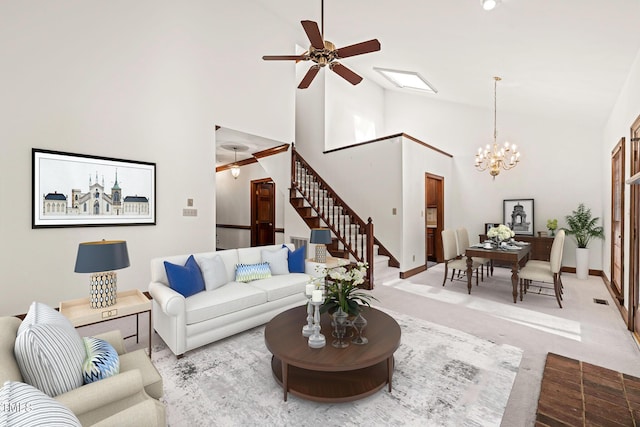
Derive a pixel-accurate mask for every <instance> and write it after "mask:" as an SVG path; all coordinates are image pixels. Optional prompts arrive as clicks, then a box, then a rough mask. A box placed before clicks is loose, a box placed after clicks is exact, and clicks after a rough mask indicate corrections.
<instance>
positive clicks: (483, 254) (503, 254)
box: [464, 242, 531, 303]
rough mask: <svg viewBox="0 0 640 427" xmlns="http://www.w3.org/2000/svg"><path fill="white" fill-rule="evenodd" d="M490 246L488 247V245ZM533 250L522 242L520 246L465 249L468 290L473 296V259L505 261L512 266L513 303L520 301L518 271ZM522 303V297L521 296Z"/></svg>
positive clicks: (478, 245) (509, 245)
mask: <svg viewBox="0 0 640 427" xmlns="http://www.w3.org/2000/svg"><path fill="white" fill-rule="evenodd" d="M487 246H488V245H487ZM530 249H531V245H530V244H525V243H524V242H520V243H518V244H506V245H501V246H498V245H492V246H491V247H485V246H484V245H482V244H477V245H472V246H471V247H469V248H467V249H465V252H464V254H465V256H466V257H467V289H468V291H469V294H471V276H472V274H473V268H472V267H473V260H472V258H473V257H478V258H486V259H490V260H492V261H503V262H506V263H509V264H511V284H512V285H513V302H514V303H515V302H516V301H517V299H518V271H519V269H520V266H521V265H524V263H526V261H527V259H528V258H529V252H530ZM491 273H492V274H493V262H492V263H491ZM520 301H522V295H520Z"/></svg>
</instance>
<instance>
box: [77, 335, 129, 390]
mask: <svg viewBox="0 0 640 427" xmlns="http://www.w3.org/2000/svg"><path fill="white" fill-rule="evenodd" d="M83 340H84V346H85V348H86V350H87V358H86V359H85V361H84V364H83V365H82V376H83V378H84V383H85V384H89V383H92V382H94V381H98V380H101V379H103V378H107V377H110V376H112V375H116V374H117V373H118V372H120V359H119V358H118V352H117V351H116V349H115V348H113V346H112V345H111V344H109V343H108V342H106V341H105V340H101V339H100V338H94V337H84V338H83Z"/></svg>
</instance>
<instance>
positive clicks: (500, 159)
mask: <svg viewBox="0 0 640 427" xmlns="http://www.w3.org/2000/svg"><path fill="white" fill-rule="evenodd" d="M493 79H494V84H493V146H491V145H490V144H487V146H486V147H485V148H484V150H483V149H482V147H480V148H478V154H476V168H477V169H478V170H479V171H480V172H483V171H485V170H487V169H488V170H489V174H491V176H492V177H493V179H496V176H497V175H498V174H500V170H501V169H504V170H509V169H512V168H514V167H516V165H517V164H518V162H519V161H520V152H518V150H517V148H516V145H515V144H511V145H509V143H508V142H505V143H504V146H502V147H500V146H499V145H498V143H497V141H496V139H497V136H498V131H497V126H496V121H497V120H496V117H497V96H496V87H497V85H498V81H500V80H502V79H501V78H500V77H494V78H493Z"/></svg>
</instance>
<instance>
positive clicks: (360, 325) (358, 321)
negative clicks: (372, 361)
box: [351, 313, 369, 345]
mask: <svg viewBox="0 0 640 427" xmlns="http://www.w3.org/2000/svg"><path fill="white" fill-rule="evenodd" d="M367 323H369V322H367V319H365V318H364V316H363V315H362V313H358V315H357V316H356V318H355V319H353V322H352V323H351V324H352V326H353V329H355V330H356V336H355V337H354V338H353V339H352V340H351V342H352V343H353V344H358V345H364V344H366V343H368V342H369V340H368V339H367V338H366V337H364V336H363V335H362V334H363V332H364V330H365V328H366V327H367Z"/></svg>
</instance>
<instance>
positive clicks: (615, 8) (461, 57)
mask: <svg viewBox="0 0 640 427" xmlns="http://www.w3.org/2000/svg"><path fill="white" fill-rule="evenodd" d="M256 1H257V2H259V3H262V4H263V5H264V7H265V8H266V9H267V10H270V11H273V13H274V14H275V15H276V16H279V17H280V18H282V19H284V20H285V21H286V22H287V23H289V24H290V25H292V26H294V27H295V28H297V31H294V34H297V39H296V40H292V41H291V42H292V44H291V45H283V46H277V45H276V46H272V48H271V49H270V50H269V51H265V52H264V54H265V55H266V54H269V55H271V54H295V53H296V52H295V50H294V49H295V46H294V43H295V44H298V45H300V46H305V47H306V46H308V45H309V42H308V40H307V38H306V36H305V33H304V31H303V29H302V26H301V25H300V21H301V20H314V21H316V22H318V23H319V24H320V4H321V1H320V0H256ZM265 19H269V14H267V15H265ZM274 19H275V17H274ZM638 22H640V1H638V0H606V1H604V0H501V2H500V3H499V4H498V6H497V7H496V8H495V9H494V10H492V11H489V12H487V11H484V10H483V9H482V7H481V4H480V0H395V1H393V2H391V1H388V0H325V2H324V33H325V38H326V39H328V40H330V41H332V42H333V43H335V44H336V46H337V47H342V46H346V45H350V44H353V43H357V42H360V41H363V40H368V39H371V38H377V39H378V40H379V41H380V43H381V45H382V49H381V51H380V52H375V53H370V54H366V55H361V56H357V57H352V58H346V59H345V60H344V61H343V62H344V64H345V65H347V66H348V67H350V68H352V69H353V70H354V71H356V72H358V73H360V74H361V75H362V76H363V77H364V78H365V79H371V80H374V81H375V82H377V83H378V84H379V85H381V86H383V87H385V88H388V89H392V90H395V89H394V87H393V86H392V85H391V84H390V83H389V82H388V81H386V80H385V79H384V78H383V77H382V76H380V75H379V74H378V73H376V72H375V71H373V67H381V68H395V69H401V70H410V71H416V72H418V73H420V74H421V75H422V76H424V77H425V78H426V79H427V80H428V81H429V82H430V83H431V84H432V85H433V86H435V87H436V89H437V90H438V94H437V95H427V94H419V95H418V96H428V97H431V98H434V99H438V100H446V101H452V102H457V103H462V104H468V105H473V106H478V107H482V108H491V109H492V108H493V76H501V77H502V78H503V80H502V81H501V82H500V83H499V84H498V111H502V110H507V109H508V110H512V111H519V112H524V113H527V114H541V115H552V116H555V115H558V116H562V118H563V119H575V120H586V121H589V122H591V123H594V121H595V123H598V124H600V125H604V124H605V122H606V120H607V118H608V116H609V113H610V111H611V109H612V107H613V105H614V103H615V100H616V99H617V97H618V94H619V92H620V90H621V88H622V86H623V84H624V82H625V79H626V78H627V75H628V73H629V70H630V67H631V65H632V63H633V61H634V60H635V58H636V55H637V54H638V51H639V50H640V26H639V25H638ZM266 37H268V35H266ZM305 64H309V63H305ZM264 66H270V67H278V66H280V67H286V66H290V67H293V66H294V65H293V61H291V63H287V64H276V63H273V62H270V63H266V64H265V65H264ZM327 71H328V70H324V71H323V72H327ZM292 84H297V82H295V83H294V82H292ZM346 84H348V83H346ZM413 93H415V92H413Z"/></svg>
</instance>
